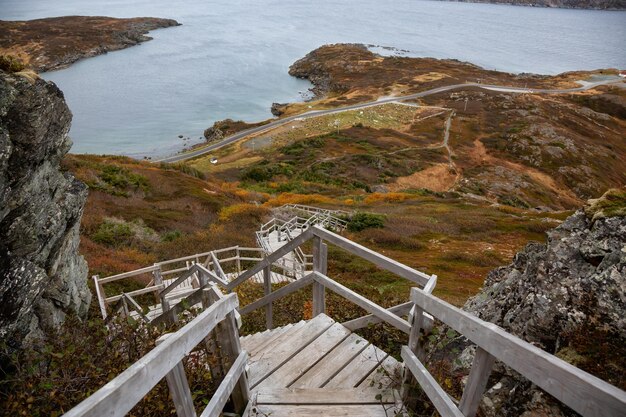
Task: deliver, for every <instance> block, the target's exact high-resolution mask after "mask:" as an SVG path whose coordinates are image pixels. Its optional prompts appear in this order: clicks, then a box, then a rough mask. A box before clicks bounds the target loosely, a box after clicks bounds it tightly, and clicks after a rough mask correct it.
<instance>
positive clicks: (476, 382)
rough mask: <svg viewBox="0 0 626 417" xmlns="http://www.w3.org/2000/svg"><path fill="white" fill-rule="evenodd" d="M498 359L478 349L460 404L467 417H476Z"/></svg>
mask: <svg viewBox="0 0 626 417" xmlns="http://www.w3.org/2000/svg"><path fill="white" fill-rule="evenodd" d="M495 361H496V358H494V357H493V356H492V355H490V354H489V353H487V352H486V351H485V350H484V349H483V348H481V347H480V346H477V347H476V354H475V355H474V363H473V364H472V370H471V371H470V374H469V378H468V380H467V384H466V385H465V389H464V390H463V396H462V397H461V402H460V403H459V410H461V412H462V413H463V415H464V416H465V417H474V416H475V415H476V412H477V411H478V406H479V405H480V401H481V400H482V398H483V393H484V392H485V387H486V386H487V381H488V380H489V375H490V374H491V368H492V367H493V364H494V362H495Z"/></svg>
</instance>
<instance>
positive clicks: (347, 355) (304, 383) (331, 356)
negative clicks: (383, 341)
mask: <svg viewBox="0 0 626 417" xmlns="http://www.w3.org/2000/svg"><path fill="white" fill-rule="evenodd" d="M368 344H369V343H368V342H367V341H365V340H364V339H363V338H361V337H359V336H357V335H355V334H351V335H350V336H348V337H347V338H346V339H344V340H343V342H341V343H340V344H339V345H338V346H337V347H336V348H335V349H333V350H331V351H330V352H329V353H328V354H327V355H326V356H324V357H323V358H322V359H321V360H320V361H318V362H317V363H316V364H315V365H314V366H313V367H312V368H310V369H309V370H307V371H306V372H305V373H304V374H303V375H302V376H301V377H300V378H298V379H297V380H296V381H295V382H294V383H293V384H291V385H290V386H289V388H321V387H323V386H324V385H325V384H326V383H327V382H328V381H330V380H331V378H332V377H333V376H335V375H336V374H338V373H339V372H340V371H341V370H342V369H343V368H344V367H345V366H346V365H347V364H348V363H349V362H350V361H351V360H352V359H354V358H355V357H356V355H358V354H359V353H361V351H362V350H363V349H365V348H367V346H368Z"/></svg>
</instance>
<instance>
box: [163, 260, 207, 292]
mask: <svg viewBox="0 0 626 417" xmlns="http://www.w3.org/2000/svg"><path fill="white" fill-rule="evenodd" d="M196 272H198V266H196V265H193V266H191V267H190V268H189V269H187V271H185V272H183V273H182V274H181V276H179V277H178V278H176V279H175V280H174V282H172V283H171V284H168V286H167V287H166V288H164V289H163V290H162V291H161V293H160V294H159V296H160V297H165V296H166V295H167V294H168V293H170V292H171V291H172V290H173V289H174V288H176V287H177V286H179V285H180V284H182V283H183V282H185V281H186V280H187V279H189V277H191V276H192V275H193V274H195V273H196Z"/></svg>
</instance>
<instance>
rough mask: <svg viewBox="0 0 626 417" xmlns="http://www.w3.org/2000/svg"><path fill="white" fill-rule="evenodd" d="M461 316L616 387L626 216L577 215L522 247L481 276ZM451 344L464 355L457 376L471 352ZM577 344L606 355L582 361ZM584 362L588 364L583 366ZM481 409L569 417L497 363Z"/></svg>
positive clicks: (624, 329)
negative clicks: (482, 280) (505, 263)
mask: <svg viewBox="0 0 626 417" xmlns="http://www.w3.org/2000/svg"><path fill="white" fill-rule="evenodd" d="M464 310H466V311H469V312H471V313H473V314H475V315H476V316H478V317H480V318H481V319H483V320H486V321H489V322H492V323H495V324H497V325H499V326H501V327H503V328H504V329H505V330H506V331H508V332H510V333H512V334H514V335H516V336H518V337H520V338H521V339H524V340H526V341H528V342H530V343H532V344H534V345H535V346H538V347H540V348H542V349H544V350H546V351H547V352H549V353H551V354H555V355H557V356H559V357H561V358H562V359H564V360H567V361H569V362H571V363H573V364H574V365H576V366H579V367H581V366H582V367H583V369H584V368H586V367H587V368H588V369H589V368H591V369H593V370H594V372H593V373H597V374H599V375H597V376H599V377H601V378H603V379H606V380H607V381H608V382H610V383H612V384H614V385H621V384H623V383H624V381H623V369H621V370H620V369H619V368H620V365H619V363H620V359H619V358H620V357H622V356H623V354H624V347H625V346H626V318H625V317H624V312H625V311H626V217H607V218H600V219H598V220H596V221H595V222H592V221H591V220H590V219H589V218H588V217H587V216H586V215H585V214H584V212H583V211H582V210H581V211H578V212H577V213H575V214H574V215H572V216H570V217H569V218H568V219H567V220H566V221H565V222H564V223H562V224H561V225H560V226H559V227H557V228H556V229H554V230H552V231H551V232H549V233H548V241H547V243H546V244H540V243H530V244H528V245H527V246H526V248H524V250H523V251H521V252H519V253H518V254H517V255H516V256H515V258H514V260H513V263H512V264H510V265H508V266H505V267H501V268H498V269H496V270H494V271H492V272H491V273H489V275H488V276H487V279H486V281H485V286H484V289H483V290H482V291H481V292H480V293H479V294H478V295H476V296H475V297H473V298H471V299H470V300H468V302H467V303H466V305H465V306H464ZM590 329H592V331H593V332H595V333H593V334H592V331H591V330H590ZM598 335H599V337H601V339H600V340H597V339H595V338H596V337H598ZM581 336H582V337H581ZM581 339H582V340H584V341H585V342H584V343H583V344H582V345H581V344H580V340H581ZM463 340H464V339H463ZM457 343H459V344H460V347H461V349H463V347H465V350H463V352H462V355H461V357H462V358H464V357H465V356H470V358H469V359H468V358H465V360H463V361H460V364H459V365H457V368H456V370H457V371H460V372H461V373H462V374H463V373H466V372H467V371H468V370H469V367H470V366H471V360H470V359H471V357H473V352H474V351H473V346H468V344H467V342H466V341H461V340H457ZM585 344H589V345H594V346H595V345H596V344H597V345H606V346H605V350H606V351H607V352H605V353H604V355H605V356H604V357H602V358H601V359H599V358H597V357H594V358H589V357H586V356H585V355H587V350H586V349H585ZM607 346H611V347H609V348H607ZM613 347H616V348H613ZM590 361H591V362H594V363H593V366H586V365H589V364H590ZM611 368H616V369H613V370H611ZM595 371H597V372H595ZM620 375H621V376H620ZM622 389H623V388H622ZM482 408H483V413H484V414H483V415H485V416H493V417H495V416H498V417H501V416H503V417H508V416H510V417H513V416H555V417H556V416H559V417H560V416H573V415H577V414H576V413H574V412H573V411H571V410H569V409H567V408H566V407H564V406H562V405H560V404H559V403H557V402H556V401H555V400H553V399H552V398H551V397H550V396H549V395H547V394H545V393H544V392H542V391H541V390H539V389H538V388H536V387H535V386H534V385H532V384H531V383H530V382H528V381H527V380H526V379H525V378H523V377H521V376H520V375H519V374H517V373H516V372H514V371H512V370H510V369H508V368H506V367H504V366H502V365H501V364H500V363H498V362H497V363H496V366H495V367H494V371H493V373H492V376H491V378H490V381H489V384H488V387H487V393H486V395H485V397H484V399H483V403H482Z"/></svg>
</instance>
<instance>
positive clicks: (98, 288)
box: [93, 275, 107, 319]
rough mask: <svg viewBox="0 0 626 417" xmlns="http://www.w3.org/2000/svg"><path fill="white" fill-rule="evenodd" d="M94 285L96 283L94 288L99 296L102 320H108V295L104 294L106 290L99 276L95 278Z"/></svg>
mask: <svg viewBox="0 0 626 417" xmlns="http://www.w3.org/2000/svg"><path fill="white" fill-rule="evenodd" d="M93 283H94V286H95V287H96V295H97V296H98V305H99V306H100V313H102V319H106V318H107V300H106V294H105V292H104V288H103V287H102V284H100V276H99V275H94V276H93Z"/></svg>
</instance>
